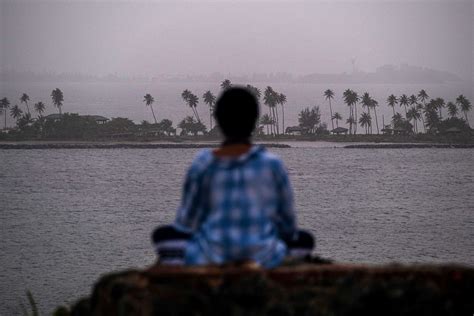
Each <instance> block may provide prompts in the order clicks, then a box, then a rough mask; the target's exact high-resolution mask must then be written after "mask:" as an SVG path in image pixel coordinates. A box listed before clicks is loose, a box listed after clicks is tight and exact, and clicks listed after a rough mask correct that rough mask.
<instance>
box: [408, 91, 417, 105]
mask: <svg viewBox="0 0 474 316" xmlns="http://www.w3.org/2000/svg"><path fill="white" fill-rule="evenodd" d="M408 103H410V105H411V106H415V105H416V104H417V103H418V98H417V96H416V95H414V94H412V95H411V96H410V97H409V98H408Z"/></svg>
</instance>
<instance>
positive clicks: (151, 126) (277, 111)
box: [0, 79, 472, 142]
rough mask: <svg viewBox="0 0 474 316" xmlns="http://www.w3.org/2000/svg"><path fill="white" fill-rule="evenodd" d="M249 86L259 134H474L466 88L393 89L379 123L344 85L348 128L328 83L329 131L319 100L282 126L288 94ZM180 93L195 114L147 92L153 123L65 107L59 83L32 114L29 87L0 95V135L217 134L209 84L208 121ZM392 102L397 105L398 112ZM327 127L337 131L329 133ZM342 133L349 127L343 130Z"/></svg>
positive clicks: (411, 137) (373, 106) (365, 96)
mask: <svg viewBox="0 0 474 316" xmlns="http://www.w3.org/2000/svg"><path fill="white" fill-rule="evenodd" d="M230 87H232V82H231V81H230V80H228V79H225V80H224V81H222V83H221V84H220V86H219V87H218V88H220V89H221V91H223V90H225V89H228V88H230ZM246 87H247V89H248V90H249V91H250V92H252V93H253V94H254V95H255V97H256V98H257V99H258V100H259V101H262V104H263V108H262V115H261V117H260V120H259V124H258V127H257V129H256V132H255V136H256V137H257V138H262V139H268V138H271V139H295V138H296V139H305V140H316V139H319V140H333V141H407V142H410V141H452V140H454V141H458V140H459V141H463V142H465V141H466V140H467V141H472V129H471V128H470V126H469V121H468V116H467V114H468V112H469V111H470V110H471V108H472V104H471V102H470V101H469V100H468V99H467V98H466V97H465V96H464V95H459V96H458V97H457V98H456V99H455V100H448V101H445V100H444V99H443V98H430V96H429V95H428V93H427V92H426V91H425V90H420V91H419V92H418V94H411V95H407V94H402V95H401V96H399V97H397V96H395V95H393V94H391V95H389V96H388V98H387V99H386V104H387V106H389V107H391V108H392V113H393V116H392V117H391V119H390V120H387V123H389V124H385V120H383V126H382V127H381V128H379V117H378V115H377V108H378V106H379V103H378V101H377V100H375V99H374V98H373V97H372V96H371V95H370V94H369V92H364V93H362V94H360V95H359V93H358V92H356V91H354V90H351V89H346V90H345V91H344V92H343V93H342V95H341V96H340V98H341V100H342V101H343V102H344V103H345V104H346V105H347V106H348V116H347V118H344V119H345V120H346V121H345V122H346V124H347V127H348V128H347V129H346V128H345V127H343V126H340V125H342V124H340V123H341V122H344V119H343V115H341V114H340V113H339V112H335V113H333V108H332V107H333V102H336V99H337V95H336V93H334V91H333V90H331V89H327V90H325V91H324V92H323V96H324V98H325V99H326V100H327V101H328V105H329V112H330V117H329V118H328V119H329V120H331V125H330V126H331V130H330V131H329V130H328V129H327V124H326V123H324V122H322V118H321V113H320V108H319V106H313V107H311V108H310V107H306V108H304V109H303V110H302V111H301V112H300V113H299V115H298V122H299V125H298V126H289V127H286V126H285V104H286V103H287V101H288V100H287V97H286V95H285V94H283V93H281V92H278V91H276V90H275V89H273V88H272V87H271V86H267V87H266V88H265V90H263V93H262V92H261V90H260V89H259V88H257V87H255V86H253V85H250V84H248V85H246ZM181 97H182V99H183V101H184V102H185V105H186V106H187V107H189V108H190V109H191V111H192V112H191V113H192V115H191V116H187V117H185V118H183V119H182V120H181V121H179V122H178V124H177V126H176V127H173V122H172V121H171V120H169V119H166V118H163V119H162V120H161V121H159V120H158V119H157V117H156V115H155V111H154V108H153V104H154V103H155V98H154V97H153V96H152V95H151V94H149V93H147V94H145V96H144V97H143V102H144V103H145V105H146V106H148V107H150V110H151V114H152V117H153V123H149V122H148V121H142V122H141V123H140V124H136V123H135V122H133V121H131V120H130V119H127V118H121V117H116V118H112V119H110V120H109V119H107V118H103V117H100V116H91V115H79V114H74V113H65V114H63V113H62V107H63V104H64V94H63V92H62V91H61V90H60V89H59V88H56V89H54V90H52V92H51V101H52V105H53V106H54V107H56V108H57V109H58V112H59V114H50V115H47V116H43V113H44V112H45V110H46V105H45V103H43V102H42V101H38V102H36V103H34V108H33V109H34V112H35V113H36V116H35V117H33V113H32V112H30V107H29V101H30V96H29V95H28V94H26V93H23V94H22V95H21V96H20V97H19V99H18V100H19V104H20V105H22V104H25V108H23V109H22V108H21V107H20V106H18V104H15V105H14V106H11V103H10V100H8V99H7V98H6V97H4V98H2V99H0V115H3V116H4V129H3V133H0V139H3V140H89V141H91V140H110V139H112V140H122V139H125V140H139V141H146V140H152V139H165V140H166V139H169V140H179V139H180V138H182V137H184V138H186V137H193V138H195V137H200V139H202V140H211V139H212V140H217V139H218V137H219V131H218V129H217V128H216V126H215V125H216V124H215V123H214V122H213V112H214V107H215V105H216V99H217V98H216V95H215V94H214V93H213V92H212V91H210V90H207V91H205V92H204V93H203V95H202V100H203V102H204V103H205V104H206V105H207V107H208V109H209V122H208V124H206V123H204V122H203V121H202V120H201V118H200V116H199V112H198V110H197V107H198V106H199V101H200V100H199V97H198V96H197V95H196V94H194V93H193V92H192V91H190V90H189V89H185V90H183V92H182V93H181ZM261 98H262V100H260V99H261ZM358 105H361V107H362V112H361V113H359V114H358ZM397 105H399V107H397ZM396 108H399V109H400V110H401V113H400V112H399V111H397V110H396ZM443 108H446V111H447V112H445V113H443ZM443 114H444V115H445V118H443ZM8 115H10V116H11V117H12V118H13V119H14V120H15V121H16V126H15V127H14V128H10V129H8V128H7V116H8ZM382 118H383V117H382ZM334 121H335V124H334ZM358 126H361V127H362V128H363V129H364V132H363V133H359V134H358V133H357V128H358ZM177 129H178V133H177ZM331 132H332V133H333V134H337V135H330V133H331ZM347 133H348V134H349V135H346V134H347ZM381 133H382V134H381ZM340 134H344V137H345V138H341V137H340V136H341V135H340ZM362 134H363V135H362ZM370 135H374V136H370ZM375 135H381V136H380V137H379V136H375ZM382 135H383V136H382ZM369 136H370V137H369Z"/></svg>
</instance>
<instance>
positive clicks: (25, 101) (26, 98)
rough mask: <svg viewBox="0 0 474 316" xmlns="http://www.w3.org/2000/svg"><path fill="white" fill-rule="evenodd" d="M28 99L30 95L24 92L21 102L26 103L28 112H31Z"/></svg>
mask: <svg viewBox="0 0 474 316" xmlns="http://www.w3.org/2000/svg"><path fill="white" fill-rule="evenodd" d="M28 101H30V97H29V96H28V95H27V94H26V93H23V94H22V95H21V97H20V103H25V104H26V111H27V113H28V114H30V107H29V106H28ZM30 115H31V114H30Z"/></svg>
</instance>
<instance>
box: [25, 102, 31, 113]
mask: <svg viewBox="0 0 474 316" xmlns="http://www.w3.org/2000/svg"><path fill="white" fill-rule="evenodd" d="M25 104H26V110H27V111H28V114H30V107H29V106H28V101H25ZM30 115H31V114H30Z"/></svg>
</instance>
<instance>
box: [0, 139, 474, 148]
mask: <svg viewBox="0 0 474 316" xmlns="http://www.w3.org/2000/svg"><path fill="white" fill-rule="evenodd" d="M293 142H295V143H296V142H308V143H312V142H315V141H304V140H275V142H261V141H257V142H256V143H257V144H258V145H261V146H265V147H268V148H292V147H293V146H291V143H293ZM319 142H327V141H323V140H320V141H319ZM219 144H220V142H218V141H201V142H173V141H168V142H138V141H131V142H130V141H129V142H126V141H124V142H110V141H12V142H8V141H7V142H5V141H3V142H0V150H2V149H4V150H8V149H193V148H196V149H200V148H216V147H218V146H219ZM338 148H347V149H410V148H474V144H473V143H429V142H428V143H415V142H400V143H367V142H354V144H351V145H341V146H340V147H338Z"/></svg>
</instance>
